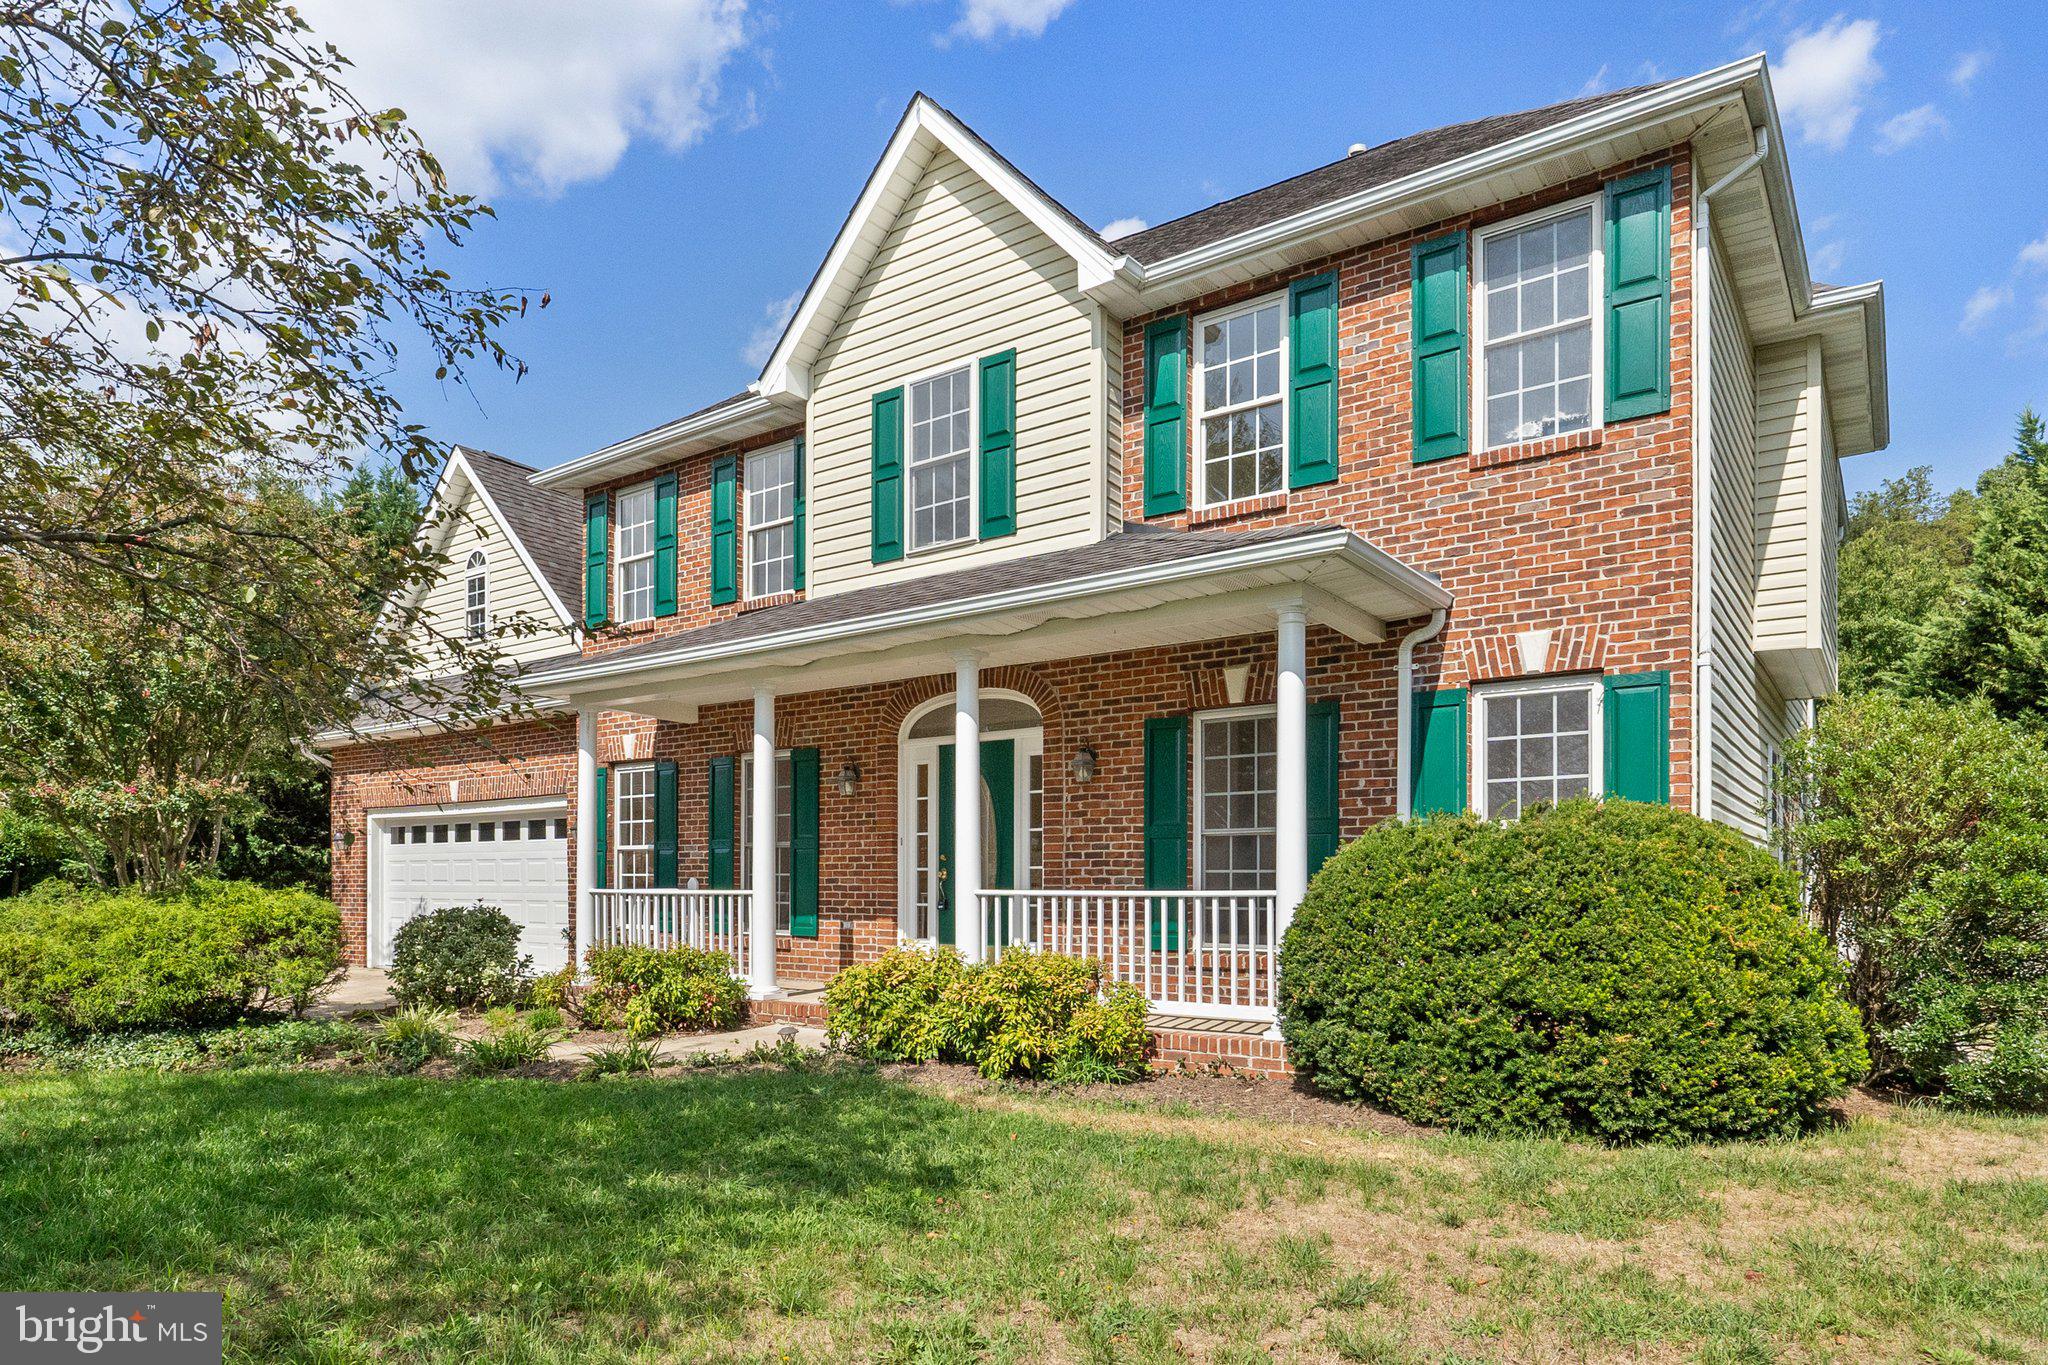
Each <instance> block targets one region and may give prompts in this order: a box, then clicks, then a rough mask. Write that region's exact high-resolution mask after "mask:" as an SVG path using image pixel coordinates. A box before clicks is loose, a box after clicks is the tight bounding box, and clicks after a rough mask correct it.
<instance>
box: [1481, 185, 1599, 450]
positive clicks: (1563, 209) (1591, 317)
mask: <svg viewBox="0 0 2048 1365" xmlns="http://www.w3.org/2000/svg"><path fill="white" fill-rule="evenodd" d="M1602 204H1603V197H1602V195H1601V193H1600V192H1599V191H1595V192H1594V193H1592V194H1587V195H1581V196H1580V197H1579V198H1577V199H1571V200H1567V201H1565V202H1564V203H1561V204H1550V205H1547V206H1546V207H1544V208H1540V209H1536V210H1535V211H1533V212H1530V213H1524V214H1518V215H1517V216H1515V217H1513V218H1509V219H1506V220H1504V221H1502V222H1498V223H1490V224H1488V225H1487V226H1486V227H1485V228H1484V229H1483V230H1482V231H1480V232H1477V233H1475V234H1474V235H1473V238H1472V278H1471V279H1470V280H1469V281H1467V284H1466V287H1467V289H1469V290H1470V291H1471V298H1470V299H1469V300H1468V301H1467V302H1468V305H1469V309H1470V312H1471V317H1472V353H1473V365H1472V394H1471V402H1472V414H1471V421H1472V433H1473V451H1474V453H1476V454H1484V453H1485V452H1487V451H1489V450H1504V449H1507V448H1508V447H1510V446H1518V445H1527V444H1528V443H1530V442H1531V441H1548V440H1552V439H1554V438H1556V437H1559V436H1579V435H1584V436H1588V437H1598V436H1599V434H1600V433H1601V432H1602V431H1603V430H1604V429H1605V428H1606V424H1607V403H1606V388H1605V385H1606V383H1607V373H1606V367H1607V242H1606V236H1607V234H1606V230H1605V218H1604V216H1603V215H1602V212H1601V208H1602ZM1577 213H1584V214H1586V215H1587V216H1588V218H1589V220H1590V223H1591V231H1590V233H1589V234H1588V235H1589V237H1590V239H1591V249H1590V254H1589V255H1588V256H1587V257H1586V272H1587V273H1586V309H1587V312H1586V323H1587V326H1588V327H1589V328H1590V334H1589V336H1588V338H1587V347H1588V351H1589V355H1588V363H1589V364H1590V365H1591V367H1592V368H1591V369H1590V370H1589V371H1588V372H1587V380H1586V409H1587V411H1586V416H1587V418H1588V421H1587V424H1586V425H1585V426H1583V427H1574V428H1573V429H1572V430H1570V431H1561V432H1552V433H1549V434H1548V435H1539V436H1514V437H1510V438H1509V439H1508V440H1506V441H1503V442H1502V443H1501V444H1500V445H1498V446H1496V445H1493V444H1491V443H1490V442H1489V441H1488V440H1487V432H1486V396H1487V384H1486V359H1487V357H1486V352H1487V348H1488V346H1489V345H1490V344H1491V343H1489V342H1488V341H1487V339H1486V292H1487V291H1486V247H1487V243H1489V242H1491V241H1493V240H1494V239H1495V238H1498V237H1505V236H1507V235H1509V234H1510V233H1515V232H1520V231H1522V230H1523V229H1524V228H1532V227H1539V226H1541V225H1542V224H1544V223H1547V222H1551V221H1553V220H1556V219H1560V218H1569V217H1571V216H1572V215H1573V214H1577ZM1570 325H1572V324H1568V323H1553V324H1552V325H1551V326H1550V327H1548V328H1538V329H1536V330H1534V331H1529V332H1524V333H1518V334H1517V335H1516V336H1515V337H1513V338H1508V339H1507V340H1508V341H1524V340H1528V339H1530V338H1532V337H1535V336H1538V335H1544V334H1555V333H1558V332H1562V331H1564V330H1565V329H1566V328H1567V327H1568V326H1570ZM1502 344H1505V342H1504V343H1502Z"/></svg>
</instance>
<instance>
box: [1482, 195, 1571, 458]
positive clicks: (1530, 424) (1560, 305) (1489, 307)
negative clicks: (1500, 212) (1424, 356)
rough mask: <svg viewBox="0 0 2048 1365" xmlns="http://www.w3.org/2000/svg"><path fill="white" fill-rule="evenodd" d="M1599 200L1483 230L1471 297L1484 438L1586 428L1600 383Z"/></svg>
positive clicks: (1491, 442)
mask: <svg viewBox="0 0 2048 1365" xmlns="http://www.w3.org/2000/svg"><path fill="white" fill-rule="evenodd" d="M1599 233H1600V212H1599V205H1598V201H1597V200H1581V201H1579V202H1578V203H1576V204H1573V205H1570V206H1568V207H1566V208H1565V209H1563V210H1561V211H1559V210H1545V211H1543V212H1542V213H1541V214H1539V215H1535V216H1532V217H1530V218H1520V219H1516V220H1514V221H1513V222H1510V223H1507V224H1504V225H1502V226H1501V227H1498V228H1495V229H1494V230H1492V231H1490V232H1488V233H1486V234H1485V235H1483V236H1481V237H1480V239H1479V262H1478V271H1477V275H1478V280H1479V285H1478V288H1476V289H1475V290H1474V291H1473V299H1472V307H1473V310H1474V312H1475V313H1476V314H1477V317H1476V318H1475V319H1474V321H1475V323H1476V324H1477V325H1476V330H1477V332H1478V334H1479V336H1480V338H1481V346H1480V359H1479V364H1480V371H1481V382H1480V383H1478V384H1476V385H1474V392H1475V394H1476V395H1477V398H1476V406H1477V407H1478V409H1479V411H1478V413H1477V414H1476V418H1477V421H1478V424H1479V429H1480V430H1481V431H1483V432H1484V433H1485V434H1486V446H1487V448H1489V449H1491V448H1493V447H1496V446H1505V445H1515V444H1518V443H1520V442H1524V441H1540V440H1543V439H1544V438H1546V437H1550V436H1562V435H1567V434H1569V433H1571V432H1574V431H1585V430H1587V429H1589V428H1591V427H1592V426H1593V425H1594V424H1595V423H1596V421H1597V418H1596V417H1595V416H1594V407H1593V405H1594V403H1595V402H1597V401H1598V395H1599V393H1600V388H1601V385H1600V366H1601V359H1602V357H1601V354H1600V349H1601V348H1600V335H1599V329H1598V327H1597V326H1596V325H1595V320H1596V319H1597V318H1598V317H1599V316H1600V279H1601V260H1600V255H1601V249H1600V237H1599Z"/></svg>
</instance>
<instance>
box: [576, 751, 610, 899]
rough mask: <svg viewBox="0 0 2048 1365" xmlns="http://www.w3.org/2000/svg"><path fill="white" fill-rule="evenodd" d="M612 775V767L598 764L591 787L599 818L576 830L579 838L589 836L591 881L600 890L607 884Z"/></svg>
mask: <svg viewBox="0 0 2048 1365" xmlns="http://www.w3.org/2000/svg"><path fill="white" fill-rule="evenodd" d="M611 775H612V771H611V769H609V768H607V767H605V766H603V765H602V764H600V765H599V766H598V769H597V773H596V779H597V785H596V786H595V787H593V788H592V789H591V791H592V795H591V799H592V802H593V804H595V805H596V807H597V819H595V820H594V821H592V822H591V827H590V828H589V829H587V830H584V829H579V830H577V831H576V837H577V838H579V839H582V838H588V839H589V840H590V841H591V850H590V881H591V885H593V886H595V887H597V888H598V889H600V890H602V889H603V888H604V885H605V873H606V871H607V869H606V867H605V864H606V861H607V859H606V858H605V853H606V852H607V845H608V844H609V843H610V837H609V836H610V834H611V826H612V803H611V796H610V794H609V793H610V790H611V781H610V778H611Z"/></svg>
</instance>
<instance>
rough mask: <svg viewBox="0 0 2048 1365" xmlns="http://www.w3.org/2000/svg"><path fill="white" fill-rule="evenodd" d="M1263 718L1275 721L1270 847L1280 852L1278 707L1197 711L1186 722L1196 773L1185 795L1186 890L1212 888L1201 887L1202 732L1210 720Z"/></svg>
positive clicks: (1266, 888)
mask: <svg viewBox="0 0 2048 1365" xmlns="http://www.w3.org/2000/svg"><path fill="white" fill-rule="evenodd" d="M1262 716H1271V717H1273V720H1274V722H1275V724H1274V731H1273V794H1274V804H1275V809H1274V812H1273V814H1274V825H1273V841H1274V842H1273V847H1274V852H1275V853H1276V854H1277V853H1278V851H1279V847H1280V844H1279V839H1280V826H1279V809H1278V803H1279V793H1280V734H1279V724H1278V722H1279V719H1280V708H1279V707H1278V706H1275V705H1271V704H1268V705H1264V706H1216V707H1211V708H1209V709H1208V710H1206V711H1197V712H1195V713H1194V714H1193V715H1192V716H1191V717H1189V719H1190V720H1191V721H1192V722H1193V729H1194V735H1193V737H1192V738H1193V743H1192V744H1191V745H1190V746H1189V762H1190V764H1191V765H1192V766H1193V768H1194V770H1195V771H1194V780H1193V781H1192V782H1190V783H1189V785H1188V792H1189V795H1190V797H1191V798H1192V800H1193V803H1194V809H1193V810H1192V811H1190V812H1189V814H1190V816H1191V817H1192V818H1191V819H1190V820H1189V821H1188V836H1189V838H1191V839H1193V840H1194V845H1195V846H1194V850H1193V852H1192V854H1191V855H1190V857H1189V867H1188V876H1189V880H1190V882H1191V886H1190V888H1189V889H1190V890H1193V891H1197V892H1206V891H1211V890H1212V888H1209V887H1205V886H1204V885H1203V884H1202V877H1203V874H1205V873H1206V872H1207V871H1208V870H1209V869H1208V865H1207V864H1208V860H1207V859H1205V858H1204V857H1203V856H1202V844H1203V838H1202V836H1203V834H1204V833H1205V832H1206V831H1207V829H1208V824H1209V822H1208V821H1207V820H1206V819H1204V818H1203V815H1202V811H1203V808H1204V806H1205V805H1206V804H1207V802H1206V799H1205V798H1207V796H1208V795H1209V792H1208V786H1207V784H1206V783H1204V782H1203V780H1202V769H1203V767H1204V764H1203V763H1202V756H1203V748H1202V729H1203V727H1204V726H1205V725H1207V724H1208V723H1209V722H1210V721H1212V720H1257V719H1259V718H1260V717H1262ZM1274 871H1275V873H1276V874H1277V873H1278V871H1279V865H1278V862H1277V861H1276V862H1275V864H1274ZM1253 889H1255V890H1258V891H1264V892H1271V891H1272V890H1273V889H1274V888H1273V887H1271V886H1262V887H1257V888H1253ZM1244 890H1245V889H1244V888H1233V889H1232V890H1231V891H1228V892H1226V891H1223V890H1220V889H1217V890H1214V894H1216V895H1229V894H1243V892H1244Z"/></svg>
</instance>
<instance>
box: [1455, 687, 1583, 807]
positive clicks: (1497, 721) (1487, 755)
mask: <svg viewBox="0 0 2048 1365" xmlns="http://www.w3.org/2000/svg"><path fill="white" fill-rule="evenodd" d="M1473 696H1474V699H1475V704H1476V706H1477V710H1478V714H1477V715H1476V716H1475V717H1474V729H1475V732H1476V735H1477V742H1476V743H1475V744H1474V745H1473V755H1472V766H1473V769H1474V772H1473V774H1472V779H1473V780H1472V789H1473V790H1474V791H1475V792H1477V793H1478V794H1479V813H1480V814H1481V815H1484V816H1487V817H1489V818H1491V819H1495V820H1511V819H1513V818H1515V817H1516V816H1517V815H1520V814H1521V813H1522V812H1523V811H1526V810H1528V809H1529V808H1531V807H1532V806H1536V805H1539V804H1541V805H1553V804H1555V803H1557V802H1559V801H1563V800H1566V799H1568V798H1570V797H1574V796H1585V795H1588V794H1590V793H1593V792H1596V791H1598V790H1599V788H1600V784H1599V783H1597V782H1596V781H1595V780H1594V774H1595V773H1598V772H1600V771H1601V734H1600V730H1601V716H1600V680H1599V679H1598V678H1591V679H1583V680H1575V681H1571V682H1555V681H1543V682H1526V683H1519V682H1518V683H1502V684H1500V685H1497V686H1492V687H1482V688H1479V689H1478V690H1477V691H1475V692H1474V694H1473Z"/></svg>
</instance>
